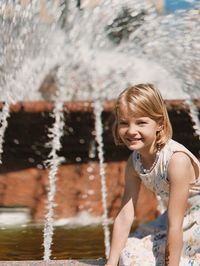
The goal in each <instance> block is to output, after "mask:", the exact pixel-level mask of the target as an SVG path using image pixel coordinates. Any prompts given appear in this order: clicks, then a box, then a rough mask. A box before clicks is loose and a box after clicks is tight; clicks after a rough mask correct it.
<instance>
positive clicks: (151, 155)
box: [139, 145, 160, 169]
mask: <svg viewBox="0 0 200 266" xmlns="http://www.w3.org/2000/svg"><path fill="white" fill-rule="evenodd" d="M159 151H160V147H159V146H158V145H152V146H151V147H149V148H148V149H145V150H143V151H140V152H139V154H140V160H141V163H142V165H143V166H144V168H147V169H149V168H151V166H152V164H153V163H154V162H155V159H156V156H157V154H158V153H159Z"/></svg>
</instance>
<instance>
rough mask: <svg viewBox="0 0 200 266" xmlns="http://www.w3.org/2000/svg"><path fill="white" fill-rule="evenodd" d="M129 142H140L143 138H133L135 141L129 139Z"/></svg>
mask: <svg viewBox="0 0 200 266" xmlns="http://www.w3.org/2000/svg"><path fill="white" fill-rule="evenodd" d="M127 140H128V141H130V142H134V141H140V140H141V138H133V139H127Z"/></svg>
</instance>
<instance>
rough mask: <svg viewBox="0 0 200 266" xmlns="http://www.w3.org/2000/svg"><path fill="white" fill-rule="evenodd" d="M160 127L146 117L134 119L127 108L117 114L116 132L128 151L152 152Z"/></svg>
mask: <svg viewBox="0 0 200 266" xmlns="http://www.w3.org/2000/svg"><path fill="white" fill-rule="evenodd" d="M160 128H161V126H160V125H159V124H158V123H157V122H156V121H154V120H153V119H151V118H150V117H148V116H137V117H134V116H133V115H131V114H130V111H128V109H127V108H123V109H121V110H119V112H118V132H119V136H120V138H121V140H122V141H123V143H124V144H125V145H126V146H127V147H128V149H130V150H138V151H141V152H145V151H146V152H147V151H151V150H152V151H153V150H154V148H155V144H156V135H157V132H158V131H159V130H160Z"/></svg>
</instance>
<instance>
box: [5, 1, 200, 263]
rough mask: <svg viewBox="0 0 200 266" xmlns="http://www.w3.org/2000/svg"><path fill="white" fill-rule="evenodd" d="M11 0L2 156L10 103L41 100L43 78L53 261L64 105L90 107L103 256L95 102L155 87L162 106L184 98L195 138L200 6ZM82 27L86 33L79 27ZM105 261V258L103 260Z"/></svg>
mask: <svg viewBox="0 0 200 266" xmlns="http://www.w3.org/2000/svg"><path fill="white" fill-rule="evenodd" d="M41 2H42V1H38V0H32V1H28V0H27V1H20V0H16V1H15V3H13V1H9V0H1V2H0V57H1V62H0V95H1V101H5V105H4V107H3V110H2V112H1V129H0V153H1V154H2V151H3V148H2V145H3V137H4V132H5V130H6V127H7V118H8V117H9V105H10V103H13V102H17V101H25V100H31V101H33V100H38V99H45V96H44V95H45V94H43V93H42V90H41V85H42V83H43V81H44V80H45V78H46V77H47V76H48V75H53V77H54V78H55V80H56V88H55V94H54V95H53V96H52V95H51V93H50V92H48V90H47V93H49V94H50V97H49V98H50V99H52V100H54V101H55V108H54V112H53V116H54V117H55V123H54V125H53V128H52V129H50V136H49V137H50V138H51V139H52V142H51V144H50V145H51V148H52V150H51V153H50V155H49V160H48V165H49V167H50V173H49V181H50V187H49V193H48V206H47V209H48V214H47V217H46V223H45V228H44V235H45V237H44V246H45V255H44V259H45V260H48V259H49V258H50V255H51V250H50V247H51V242H52V236H53V226H52V224H53V202H54V195H55V189H56V186H55V182H56V174H57V170H58V166H59V164H60V163H61V160H60V158H59V157H58V156H57V151H58V150H59V149H60V138H61V136H62V134H63V110H62V106H63V103H62V101H64V100H65V101H71V100H93V101H94V103H95V104H94V106H95V116H96V118H97V119H96V131H97V132H96V133H97V142H98V145H99V146H98V151H99V159H100V165H101V166H100V175H101V181H102V202H103V205H104V225H105V226H104V232H105V239H107V240H106V241H105V246H106V252H108V249H109V246H108V244H107V243H108V242H109V231H108V230H107V213H106V209H107V208H106V186H105V173H104V168H103V140H102V136H101V130H102V127H101V126H100V125H101V123H100V114H101V111H99V108H100V106H99V102H98V99H101V100H107V99H115V98H116V96H117V95H118V94H119V92H120V91H121V90H122V89H123V88H125V87H127V86H128V85H129V84H132V83H138V82H152V83H154V84H156V85H157V86H158V87H159V88H160V90H161V93H162V95H163V97H164V98H165V99H172V98H179V99H180V98H181V99H186V101H187V102H186V103H187V104H188V105H189V106H190V115H191V119H192V121H193V122H194V130H195V132H196V133H197V134H198V135H200V129H199V128H200V125H199V119H198V113H197V110H196V107H195V105H194V103H193V99H196V98H199V97H200V74H199V73H200V61H199V55H200V37H199V32H200V21H199V20H200V16H199V7H200V4H199V3H198V2H196V4H194V7H193V9H191V10H182V11H177V12H175V13H174V14H165V15H158V14H157V12H156V9H155V7H154V6H153V5H152V4H151V3H150V1H147V0H146V1H139V0H129V1H128V0H125V1H121V0H112V1H111V0H109V1H107V0H104V1H99V3H98V5H97V6H91V5H89V4H88V1H85V2H84V3H85V6H84V7H83V8H82V9H81V10H79V9H78V8H77V7H76V6H75V1H73V0H69V1H68V2H66V1H64V0H63V1H62V0H60V1H46V2H45V1H44V3H46V5H45V12H44V7H43V9H42V10H41V5H40V4H41ZM42 11H43V12H42ZM83 25H84V27H83ZM106 256H107V255H106Z"/></svg>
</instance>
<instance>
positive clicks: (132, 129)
mask: <svg viewBox="0 0 200 266" xmlns="http://www.w3.org/2000/svg"><path fill="white" fill-rule="evenodd" d="M127 133H128V134H129V135H136V134H137V127H136V125H134V124H130V125H129V127H128V130H127Z"/></svg>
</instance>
